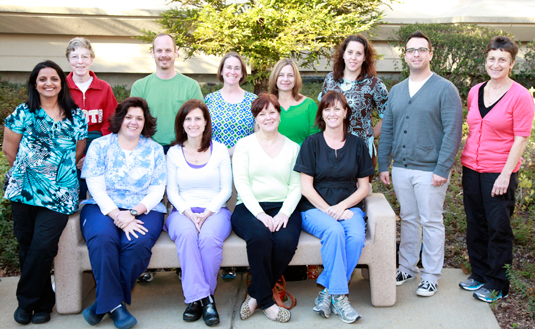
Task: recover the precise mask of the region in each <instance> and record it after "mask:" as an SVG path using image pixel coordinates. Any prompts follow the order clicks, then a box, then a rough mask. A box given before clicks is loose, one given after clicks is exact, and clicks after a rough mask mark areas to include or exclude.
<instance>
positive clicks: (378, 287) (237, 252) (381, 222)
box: [54, 193, 396, 314]
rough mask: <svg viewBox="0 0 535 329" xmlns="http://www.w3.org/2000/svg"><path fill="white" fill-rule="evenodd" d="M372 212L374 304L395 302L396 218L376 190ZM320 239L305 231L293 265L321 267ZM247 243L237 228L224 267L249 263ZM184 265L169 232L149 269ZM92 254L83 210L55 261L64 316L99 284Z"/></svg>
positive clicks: (369, 254)
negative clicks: (82, 222)
mask: <svg viewBox="0 0 535 329" xmlns="http://www.w3.org/2000/svg"><path fill="white" fill-rule="evenodd" d="M364 207H365V208H364V211H365V212H366V215H367V216H368V226H367V232H366V246H365V247H364V250H363V252H362V256H361V257H360V260H359V265H367V266H368V275H369V279H370V289H371V302H372V304H373V306H392V305H394V303H395V302H396V280H395V272H396V254H395V253H396V216H395V214H394V211H393V210H392V207H391V206H390V204H389V203H388V201H387V200H386V199H385V197H384V195H383V194H379V193H373V194H370V195H369V196H368V197H367V198H366V199H365V206H364ZM320 248H321V243H320V240H319V239H317V238H315V237H314V236H312V235H310V234H308V233H305V232H301V237H300V239H299V245H298V247H297V251H296V253H295V255H294V257H293V259H292V261H291V262H290V265H321V264H322V263H323V262H322V259H321V253H320ZM248 265H249V264H248V262H247V250H246V245H245V241H244V240H242V239H241V238H239V237H238V236H237V235H236V234H235V233H234V232H232V233H231V234H230V236H229V237H228V238H227V240H225V243H224V246H223V263H222V264H221V266H222V267H237V266H248ZM177 267H180V263H179V261H178V257H177V254H176V247H175V244H174V242H173V241H172V240H171V239H170V238H169V235H168V234H167V233H166V232H163V231H162V234H161V235H160V238H159V239H158V241H157V242H156V244H155V245H154V247H153V248H152V258H151V260H150V263H149V268H177ZM85 271H91V264H90V262H89V253H88V250H87V247H86V244H85V240H84V238H83V236H82V231H81V229H80V213H79V212H77V213H75V214H73V215H71V216H70V217H69V221H68V223H67V227H66V228H65V230H64V231H63V234H62V235H61V238H60V241H59V251H58V255H57V256H56V258H55V259H54V276H55V285H56V309H57V311H58V313H60V314H71V313H79V312H80V311H81V310H82V300H83V298H84V297H85V295H86V293H87V292H88V291H90V290H91V288H92V287H93V286H94V281H93V277H92V275H91V273H88V272H86V273H84V272H85Z"/></svg>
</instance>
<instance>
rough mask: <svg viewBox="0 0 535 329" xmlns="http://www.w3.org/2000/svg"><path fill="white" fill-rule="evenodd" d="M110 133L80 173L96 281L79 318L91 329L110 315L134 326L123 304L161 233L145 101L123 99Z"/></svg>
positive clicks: (158, 166)
mask: <svg viewBox="0 0 535 329" xmlns="http://www.w3.org/2000/svg"><path fill="white" fill-rule="evenodd" d="M110 131H111V132H112V133H111V134H109V135H106V136H103V137H100V138H97V139H95V140H94V141H93V142H92V143H91V145H90V146H89V149H88V151H87V155H86V157H85V161H84V167H83V169H82V178H85V179H86V181H87V187H88V188H89V192H90V193H91V196H92V199H89V200H85V201H83V202H82V203H83V204H86V205H85V206H84V208H83V209H82V212H81V214H80V224H81V227H82V234H83V236H84V238H85V241H86V243H87V248H88V249H89V259H90V261H91V268H92V269H93V274H94V276H95V281H96V283H97V287H96V297H97V299H96V301H95V303H94V304H93V305H91V306H90V307H88V308H87V309H85V310H84V312H83V315H84V318H85V320H86V321H87V322H88V323H89V324H90V325H93V326H94V325H96V324H98V323H99V322H100V321H101V320H102V318H103V317H104V315H105V314H106V313H109V315H110V317H111V318H112V319H113V322H114V324H115V326H116V327H117V328H123V329H124V328H131V327H133V326H134V325H135V324H136V323H137V320H136V319H135V318H134V317H133V316H132V315H131V314H130V313H129V312H128V310H127V309H126V306H125V304H130V302H131V294H130V292H131V291H132V288H133V287H134V284H135V283H136V280H137V278H138V277H139V275H140V274H141V273H142V272H143V271H144V270H145V269H146V268H147V265H148V264H149V261H150V257H151V255H152V253H151V249H152V247H153V246H154V244H155V243H156V240H157V239H158V237H159V236H160V233H161V232H162V226H163V217H164V213H165V212H166V210H165V206H164V205H163V204H162V203H161V200H162V197H163V193H164V191H165V183H166V179H167V175H166V172H167V168H166V164H165V157H164V154H163V148H162V146H161V145H160V144H158V143H156V142H154V141H153V140H152V139H151V136H153V135H154V133H155V132H156V119H155V118H154V117H153V116H152V115H151V114H150V112H149V107H148V105H147V102H146V101H145V100H144V99H142V98H140V97H130V98H127V99H125V100H124V101H122V102H121V103H120V104H119V105H118V106H117V109H116V110H115V114H114V115H112V116H111V117H110Z"/></svg>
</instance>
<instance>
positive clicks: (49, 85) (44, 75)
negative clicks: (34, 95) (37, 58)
mask: <svg viewBox="0 0 535 329" xmlns="http://www.w3.org/2000/svg"><path fill="white" fill-rule="evenodd" d="M35 89H36V90H37V92H38V93H39V95H40V96H41V97H46V98H49V97H56V98H57V97H58V95H59V92H60V91H61V79H60V78H59V75H58V72H56V70H54V69H53V68H51V67H45V68H43V69H41V70H40V71H39V74H38V75H37V79H36V80H35Z"/></svg>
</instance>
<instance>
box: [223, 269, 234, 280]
mask: <svg viewBox="0 0 535 329" xmlns="http://www.w3.org/2000/svg"><path fill="white" fill-rule="evenodd" d="M221 278H222V279H226V280H232V279H236V268H235V267H223V270H222V271H221Z"/></svg>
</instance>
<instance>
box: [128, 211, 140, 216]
mask: <svg viewBox="0 0 535 329" xmlns="http://www.w3.org/2000/svg"><path fill="white" fill-rule="evenodd" d="M129 211H130V214H131V215H132V216H134V217H136V216H137V215H139V213H138V212H137V210H135V209H129Z"/></svg>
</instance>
